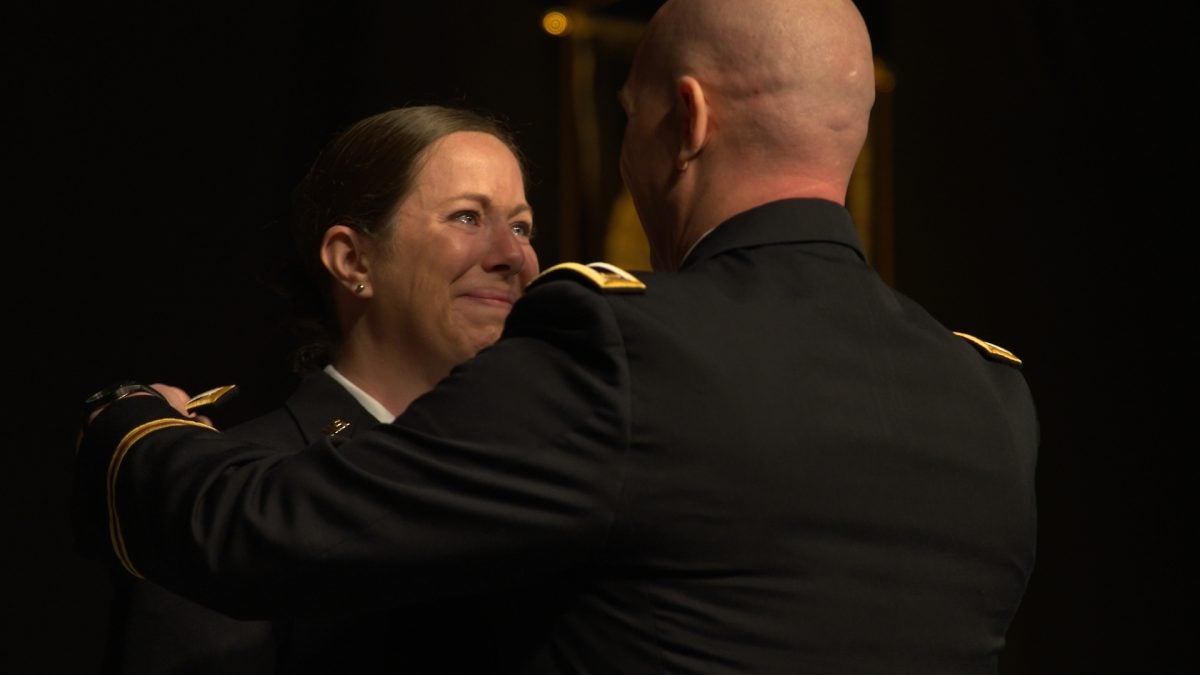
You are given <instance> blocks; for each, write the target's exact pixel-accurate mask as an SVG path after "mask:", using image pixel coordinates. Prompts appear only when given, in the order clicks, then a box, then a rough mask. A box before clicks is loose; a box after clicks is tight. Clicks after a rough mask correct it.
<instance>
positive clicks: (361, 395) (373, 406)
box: [325, 363, 396, 422]
mask: <svg viewBox="0 0 1200 675" xmlns="http://www.w3.org/2000/svg"><path fill="white" fill-rule="evenodd" d="M325 372H326V373H328V374H329V376H330V377H332V378H333V379H334V380H336V381H337V383H338V384H340V385H342V386H343V387H345V388H346V391H348V392H350V395H351V396H353V397H354V400H355V401H358V402H359V404H360V405H362V407H364V408H366V409H367V412H369V413H371V414H372V415H373V416H374V417H375V419H377V420H379V421H380V422H391V421H392V420H394V419H396V416H395V415H393V414H392V413H390V412H388V409H387V408H385V407H383V404H382V403H380V402H379V401H376V400H375V399H374V398H372V397H371V395H370V394H368V393H367V392H365V391H363V390H362V389H359V388H358V385H356V384H354V383H353V382H351V381H350V380H347V379H346V376H345V375H343V374H341V373H339V372H338V371H337V368H334V367H333V364H332V363H331V364H329V365H327V366H325Z"/></svg>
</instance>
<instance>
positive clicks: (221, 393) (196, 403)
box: [184, 384, 238, 412]
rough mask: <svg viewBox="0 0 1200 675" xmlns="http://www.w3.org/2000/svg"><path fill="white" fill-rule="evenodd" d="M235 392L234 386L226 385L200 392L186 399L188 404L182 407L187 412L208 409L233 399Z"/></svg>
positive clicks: (236, 387)
mask: <svg viewBox="0 0 1200 675" xmlns="http://www.w3.org/2000/svg"><path fill="white" fill-rule="evenodd" d="M237 391H238V386H237V385H236V384H227V385H225V386H223V387H213V388H212V389H209V390H208V391H202V392H200V393H199V394H196V395H195V396H193V397H191V398H190V399H188V402H187V404H186V405H184V407H185V408H187V410H188V411H189V412H191V411H195V410H200V409H202V408H210V407H212V406H215V405H217V404H219V403H224V402H225V401H228V400H229V399H230V398H232V397H233V395H234V394H236V393H237Z"/></svg>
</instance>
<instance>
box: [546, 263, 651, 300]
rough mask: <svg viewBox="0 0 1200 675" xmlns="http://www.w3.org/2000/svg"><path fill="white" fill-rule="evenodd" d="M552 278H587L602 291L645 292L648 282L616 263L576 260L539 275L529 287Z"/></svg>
mask: <svg viewBox="0 0 1200 675" xmlns="http://www.w3.org/2000/svg"><path fill="white" fill-rule="evenodd" d="M550 279H576V280H587V281H589V282H591V283H592V284H593V285H594V286H595V287H596V288H598V289H600V292H602V293H644V292H645V291H646V284H644V283H642V282H641V281H640V280H638V278H637V277H635V276H633V275H632V274H630V273H629V272H626V271H625V270H623V269H621V268H620V267H617V266H616V265H610V264H608V263H603V262H594V263H588V264H587V265H584V264H582V263H575V262H566V263H559V264H557V265H555V266H553V267H551V268H549V269H547V270H546V271H544V272H542V273H541V274H539V275H537V277H535V278H534V280H533V281H531V282H529V286H528V288H533V287H534V286H535V285H537V284H539V283H542V282H545V281H548V280H550Z"/></svg>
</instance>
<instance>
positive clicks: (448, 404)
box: [75, 200, 1038, 675]
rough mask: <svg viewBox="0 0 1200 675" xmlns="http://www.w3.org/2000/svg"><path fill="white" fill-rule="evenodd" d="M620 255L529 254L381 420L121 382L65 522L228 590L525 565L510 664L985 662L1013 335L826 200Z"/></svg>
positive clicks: (1004, 483) (503, 578) (305, 603)
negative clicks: (551, 258)
mask: <svg viewBox="0 0 1200 675" xmlns="http://www.w3.org/2000/svg"><path fill="white" fill-rule="evenodd" d="M597 276H600V275H597ZM638 276H639V278H640V279H641V280H642V281H643V282H644V284H645V288H644V289H640V290H639V289H637V288H630V284H628V283H620V284H608V283H604V282H601V283H598V284H593V283H591V281H589V280H588V279H587V278H586V277H585V276H584V275H582V274H575V273H573V272H571V271H570V270H562V269H561V268H560V269H555V268H552V269H551V270H548V271H547V272H546V273H544V274H543V275H542V276H541V277H539V279H538V280H537V281H535V283H534V284H531V286H530V288H529V289H528V291H527V293H526V295H525V296H524V297H523V298H522V299H521V300H520V301H519V302H517V304H516V306H515V307H514V309H513V312H512V314H511V315H510V316H509V320H508V323H507V326H506V329H505V334H504V337H503V338H502V339H501V340H500V341H499V342H498V343H497V344H496V345H495V346H493V347H491V348H488V349H485V350H484V351H482V352H481V353H480V354H479V355H478V356H477V357H476V358H475V359H473V360H472V361H470V362H468V363H466V364H464V365H463V366H460V367H459V368H457V369H455V370H454V371H453V372H452V373H451V374H450V376H449V377H448V378H447V379H446V380H445V381H443V382H442V383H441V384H439V386H438V387H437V388H436V389H434V390H433V391H432V392H430V393H429V394H427V395H425V396H423V397H422V398H420V399H418V400H417V401H416V402H414V403H413V404H412V406H411V407H410V408H409V410H408V411H406V412H405V414H404V415H402V416H401V417H399V418H398V419H397V420H396V421H395V422H394V423H393V424H390V425H382V426H380V427H378V428H376V429H372V430H362V431H359V433H358V434H356V435H355V437H354V438H353V439H351V440H349V441H345V442H342V441H339V439H337V438H336V437H334V438H330V439H323V440H321V441H319V442H318V443H316V444H315V445H313V446H312V447H310V448H308V449H307V450H305V451H303V452H300V453H298V454H281V453H279V452H276V451H272V450H269V449H267V448H264V447H257V446H253V445H247V444H246V443H243V442H239V441H237V440H236V439H231V438H227V437H223V436H222V435H220V434H219V433H216V432H213V431H211V430H209V429H207V428H204V427H202V426H198V425H195V424H194V423H189V422H187V421H185V420H182V419H179V418H178V417H177V416H175V415H173V411H172V410H171V409H170V408H169V407H167V406H166V405H165V404H164V403H163V402H161V401H158V400H156V399H154V398H153V397H131V398H127V399H124V400H122V401H119V402H117V403H115V404H113V405H112V406H110V407H109V408H108V409H106V410H105V411H104V412H103V413H101V415H100V416H99V417H97V418H96V420H95V421H94V422H93V424H92V425H91V427H90V428H89V429H88V431H87V433H86V436H85V439H84V445H83V448H82V450H81V452H80V460H79V467H78V473H79V476H80V482H79V483H78V484H77V486H76V492H75V494H76V497H77V498H78V502H77V506H78V507H80V510H79V511H78V512H77V518H78V521H77V523H78V536H79V540H80V543H81V545H83V546H85V547H87V548H90V549H92V550H94V551H96V552H98V553H100V552H104V551H108V552H109V553H110V554H111V555H112V556H114V557H115V558H116V560H117V561H119V562H120V564H121V565H122V566H123V567H124V568H125V569H127V570H129V571H130V572H132V573H137V574H143V575H146V576H147V577H148V578H150V579H154V580H156V581H158V582H159V583H161V584H163V585H164V586H166V587H168V588H172V589H174V590H178V591H181V592H184V593H186V594H188V595H189V596H191V597H194V598H197V599H201V600H203V601H204V602H206V603H210V604H212V605H213V606H216V607H220V608H223V609H225V610H227V611H230V612H233V613H235V614H238V615H240V616H245V617H254V616H259V615H265V614H269V613H272V612H275V611H279V610H280V609H286V610H288V611H296V612H318V613H319V612H331V611H336V610H338V609H345V608H348V607H355V608H367V607H385V606H387V607H390V606H396V605H397V604H402V603H419V602H425V601H429V600H433V599H439V598H446V597H452V596H454V595H456V594H459V593H473V592H479V591H484V590H489V589H497V588H508V587H513V586H516V585H522V586H524V587H526V588H529V589H532V590H531V591H530V593H529V598H528V600H527V602H525V603H521V604H520V605H516V604H514V606H513V607H512V619H511V624H512V626H513V627H515V628H517V629H518V630H521V631H523V637H522V641H521V644H522V645H523V648H524V649H526V651H525V652H524V653H523V655H522V656H523V660H522V663H521V670H522V671H525V672H590V673H641V672H657V673H724V672H752V673H776V672H789V673H790V672H815V673H825V674H828V673H864V672H867V673H921V674H922V675H931V674H936V673H953V674H954V675H963V674H964V673H988V672H994V671H995V669H996V663H997V654H998V652H999V650H1000V649H1001V648H1002V646H1003V644H1004V636H1005V632H1006V630H1007V628H1008V626H1009V622H1010V620H1011V618H1012V616H1013V614H1014V612H1015V611H1016V609H1017V606H1018V604H1019V602H1020V600H1021V597H1022V594H1023V592H1024V589H1025V587H1026V582H1027V580H1028V578H1029V575H1030V572H1031V570H1032V566H1033V561H1034V542H1035V502H1034V469H1035V460H1036V450H1037V445H1038V430H1037V423H1036V418H1035V412H1034V408H1033V404H1032V401H1031V397H1030V394H1029V392H1028V389H1027V386H1026V383H1025V380H1024V378H1023V376H1022V374H1021V372H1020V370H1019V368H1018V366H1019V362H1018V361H1016V360H1015V358H1014V357H1012V356H1011V355H1010V354H1009V353H1007V352H1005V351H1004V350H1002V349H999V348H996V347H994V346H993V345H990V344H988V343H986V342H982V341H979V340H973V339H968V338H967V337H962V336H958V335H955V334H954V333H952V332H951V331H950V330H948V329H947V328H945V327H943V326H942V325H941V324H940V323H939V322H938V321H936V320H934V319H933V318H932V317H930V316H929V314H927V313H926V312H925V311H924V310H923V309H922V308H921V307H919V306H918V305H916V304H915V303H913V302H912V301H911V300H909V299H907V298H905V297H903V296H902V295H900V294H898V293H897V292H895V291H894V290H892V289H891V288H889V287H888V286H887V285H886V284H884V283H883V282H882V281H881V279H880V278H879V277H878V276H877V274H876V273H875V272H874V271H873V270H872V269H871V268H870V267H869V266H868V265H867V264H866V262H865V259H864V256H863V253H862V250H861V245H860V243H859V241H858V237H857V235H856V233H855V230H854V226H853V223H852V222H851V220H850V217H849V214H848V212H847V211H846V210H845V209H844V208H842V207H841V206H838V205H836V204H833V203H830V202H825V201H821V200H786V201H780V202H775V203H771V204H767V205H763V206H761V207H758V208H756V209H753V210H751V211H748V212H745V213H742V214H740V215H738V216H736V217H734V218H732V219H730V220H729V221H727V222H725V223H724V224H722V225H721V226H720V227H719V228H717V229H716V230H715V231H713V232H712V233H711V234H710V235H709V236H708V237H706V238H705V239H703V240H702V241H701V242H700V243H699V245H698V246H696V248H695V250H693V251H692V253H691V255H690V256H689V257H688V259H687V260H686V261H685V264H684V266H683V269H681V270H680V271H679V272H677V273H670V274H646V275H638ZM613 289H615V290H617V291H621V292H607V291H610V290H613ZM139 425H141V426H139ZM464 647H469V645H464Z"/></svg>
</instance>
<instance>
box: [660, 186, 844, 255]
mask: <svg viewBox="0 0 1200 675" xmlns="http://www.w3.org/2000/svg"><path fill="white" fill-rule="evenodd" d="M789 242H829V243H834V244H841V245H843V246H846V247H848V248H850V249H852V250H853V251H854V252H855V253H856V254H858V257H859V258H861V259H862V260H864V261H865V260H866V259H867V257H866V255H864V254H863V247H862V242H861V241H860V240H859V237H858V230H857V229H855V227H854V220H853V219H852V218H851V217H850V212H849V211H847V210H846V207H844V206H842V205H840V204H836V203H834V202H831V201H827V200H824V199H782V200H779V201H775V202H770V203H767V204H763V205H762V206H757V207H755V208H752V209H750V210H748V211H743V212H741V213H739V214H737V215H736V216H734V217H732V218H730V219H728V220H726V221H725V222H723V223H721V224H720V225H718V226H717V227H716V229H714V230H712V231H710V232H709V233H708V234H706V235H705V236H704V237H703V238H701V239H700V240H699V241H698V242H697V243H696V244H695V245H694V246H693V247H692V250H691V252H690V253H689V254H688V255H687V257H686V258H684V261H683V265H681V269H686V268H687V267H689V266H691V265H694V264H696V263H698V262H700V261H702V260H707V259H708V258H712V257H713V256H716V255H719V254H721V253H724V252H725V251H730V250H733V249H738V248H747V247H750V246H761V245H763V244H782V243H789Z"/></svg>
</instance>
